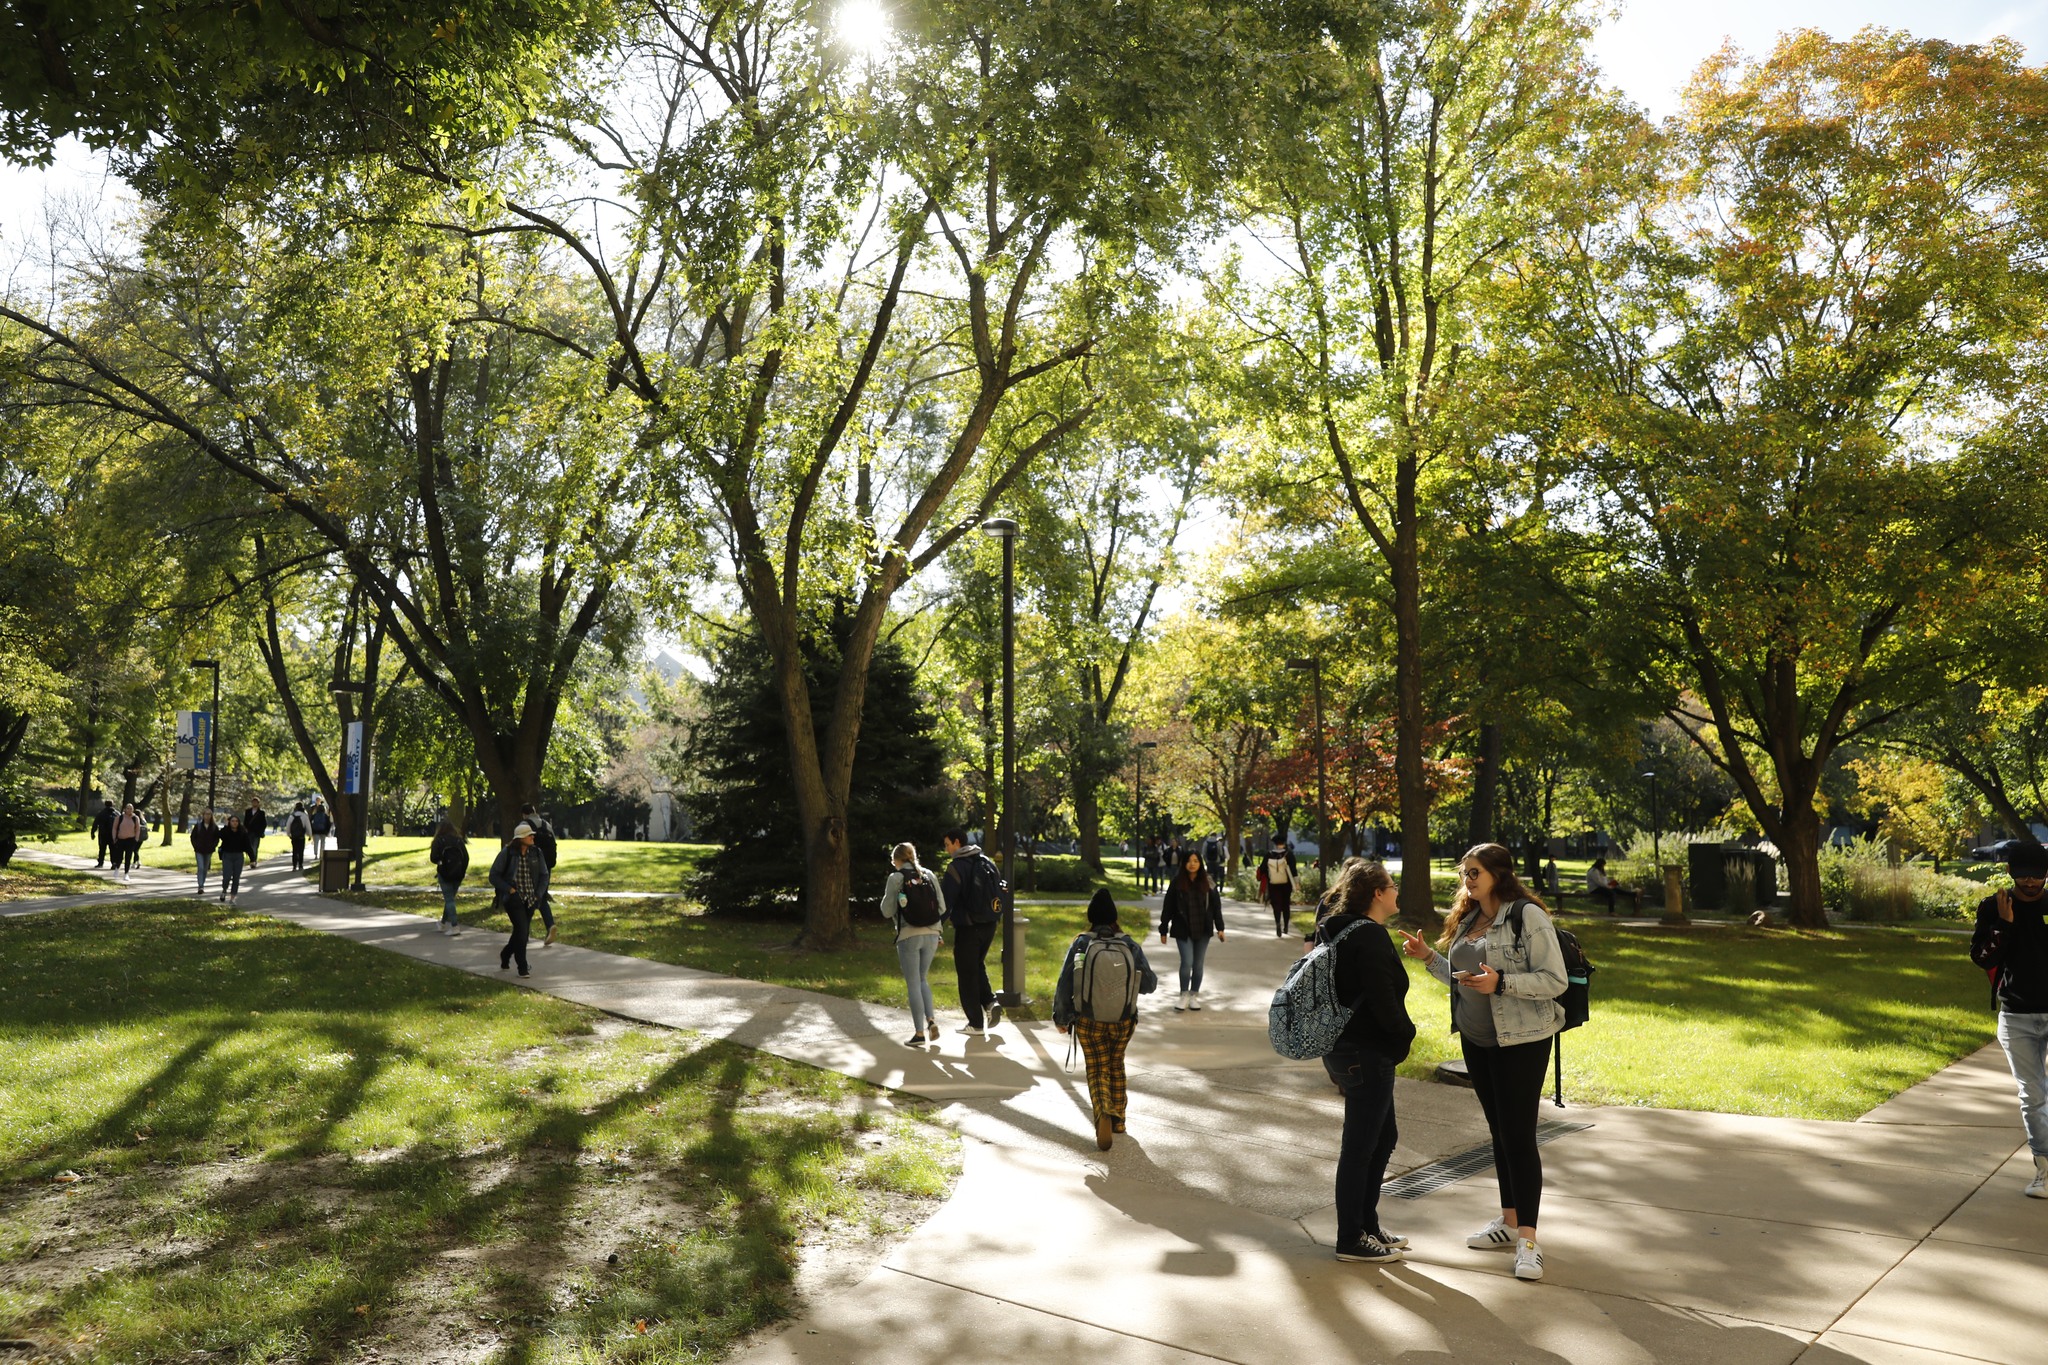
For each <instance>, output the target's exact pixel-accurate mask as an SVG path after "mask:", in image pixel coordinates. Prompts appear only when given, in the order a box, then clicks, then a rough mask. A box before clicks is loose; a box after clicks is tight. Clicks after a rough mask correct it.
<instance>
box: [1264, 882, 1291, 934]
mask: <svg viewBox="0 0 2048 1365" xmlns="http://www.w3.org/2000/svg"><path fill="white" fill-rule="evenodd" d="M1266 901H1267V903H1268V904H1270V905H1271V906H1272V907H1273V927H1274V928H1275V929H1276V930H1278V931H1279V932H1281V933H1283V934H1285V933H1288V932H1290V931H1292V930H1293V928H1294V883H1293V882H1282V883H1280V885H1278V886H1268V887H1267V888H1266Z"/></svg>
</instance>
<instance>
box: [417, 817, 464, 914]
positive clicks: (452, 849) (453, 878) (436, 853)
mask: <svg viewBox="0 0 2048 1365" xmlns="http://www.w3.org/2000/svg"><path fill="white" fill-rule="evenodd" d="M427 861H428V862H430V863H432V864H433V865H434V884H435V885H436V886H438V887H440V888H441V925H440V929H441V932H442V933H444V934H447V935H449V936H450V937H452V938H460V937H461V936H462V925H461V924H459V923H457V922H456V919H455V893H456V892H458V891H460V890H461V889H462V879H463V878H464V877H466V876H468V875H469V841H468V840H467V839H465V838H463V837H462V834H461V832H460V831H458V830H457V829H456V828H455V822H454V821H453V820H446V819H444V820H442V821H441V827H440V828H439V829H437V830H435V831H434V842H433V843H431V844H428V845H427Z"/></svg>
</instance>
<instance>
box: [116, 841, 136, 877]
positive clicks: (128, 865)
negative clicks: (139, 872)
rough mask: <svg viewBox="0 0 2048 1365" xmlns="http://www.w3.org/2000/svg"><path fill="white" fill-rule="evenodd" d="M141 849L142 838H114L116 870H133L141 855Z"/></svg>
mask: <svg viewBox="0 0 2048 1365" xmlns="http://www.w3.org/2000/svg"><path fill="white" fill-rule="evenodd" d="M141 850H142V840H140V839H116V840H114V870H115V871H116V872H130V871H133V870H134V868H135V863H136V860H137V859H138V858H139V857H140V856H141Z"/></svg>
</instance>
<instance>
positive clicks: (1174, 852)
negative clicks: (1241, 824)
mask: <svg viewBox="0 0 2048 1365" xmlns="http://www.w3.org/2000/svg"><path fill="white" fill-rule="evenodd" d="M1191 854H1192V855H1193V856H1195V857H1198V858H1200V859H1201V860H1202V866H1203V867H1204V868H1206V869H1208V872H1209V880H1210V881H1212V882H1216V883H1218V884H1219V885H1220V884H1221V883H1222V882H1224V881H1225V880H1226V874H1227V873H1228V872H1229V868H1228V867H1226V866H1225V862H1226V850H1225V848H1224V846H1223V836H1222V835H1220V834H1211V835H1210V836H1209V837H1208V838H1206V839H1203V840H1201V841H1200V842H1199V843H1198V842H1196V841H1195V840H1193V839H1184V838H1182V837H1180V836H1178V835H1175V836H1172V837H1168V838H1161V837H1160V836H1159V835H1157V834H1152V835H1147V836H1146V838H1145V843H1144V846H1143V848H1141V849H1140V850H1139V854H1138V889H1139V890H1140V891H1142V892H1143V893H1144V894H1146V895H1148V896H1157V895H1161V894H1163V893H1164V892H1165V890H1166V888H1167V887H1168V886H1170V885H1172V884H1173V880H1174V878H1175V876H1177V875H1178V873H1179V871H1180V869H1181V868H1182V867H1183V866H1184V865H1185V864H1186V862H1187V859H1188V857H1189V855H1191Z"/></svg>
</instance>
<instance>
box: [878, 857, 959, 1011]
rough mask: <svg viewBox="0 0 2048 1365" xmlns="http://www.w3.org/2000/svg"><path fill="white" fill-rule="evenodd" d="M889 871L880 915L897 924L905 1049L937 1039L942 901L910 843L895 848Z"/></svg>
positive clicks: (934, 881)
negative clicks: (906, 1011)
mask: <svg viewBox="0 0 2048 1365" xmlns="http://www.w3.org/2000/svg"><path fill="white" fill-rule="evenodd" d="M893 861H894V863H895V867H894V869H893V870H892V871H891V872H890V873H889V882H888V885H886V886H884V887H883V888H882V913H883V914H884V915H887V916H888V917H889V919H890V920H891V922H893V923H894V924H895V926H896V963H897V965H898V966H899V967H901V968H902V969H903V988H904V991H905V992H906V993H907V994H908V995H909V997H910V1036H909V1037H908V1038H906V1039H904V1040H903V1044H904V1046H905V1047H917V1046H918V1045H920V1044H922V1043H928V1042H929V1043H936V1042H938V1041H939V1011H938V1008H937V1007H936V1006H935V1005H933V1004H932V960H933V959H934V958H936V957H937V956H938V955H939V945H940V944H941V943H942V942H943V941H944V935H943V934H941V933H940V932H939V922H940V921H941V920H943V919H944V918H945V917H946V900H945V897H944V895H943V894H941V892H940V891H939V879H938V877H936V876H935V875H933V874H932V873H931V872H930V871H929V870H927V869H926V868H925V867H923V866H922V865H921V864H919V862H918V861H917V849H916V847H915V846H914V845H911V844H898V845H896V852H895V854H894V855H893Z"/></svg>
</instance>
